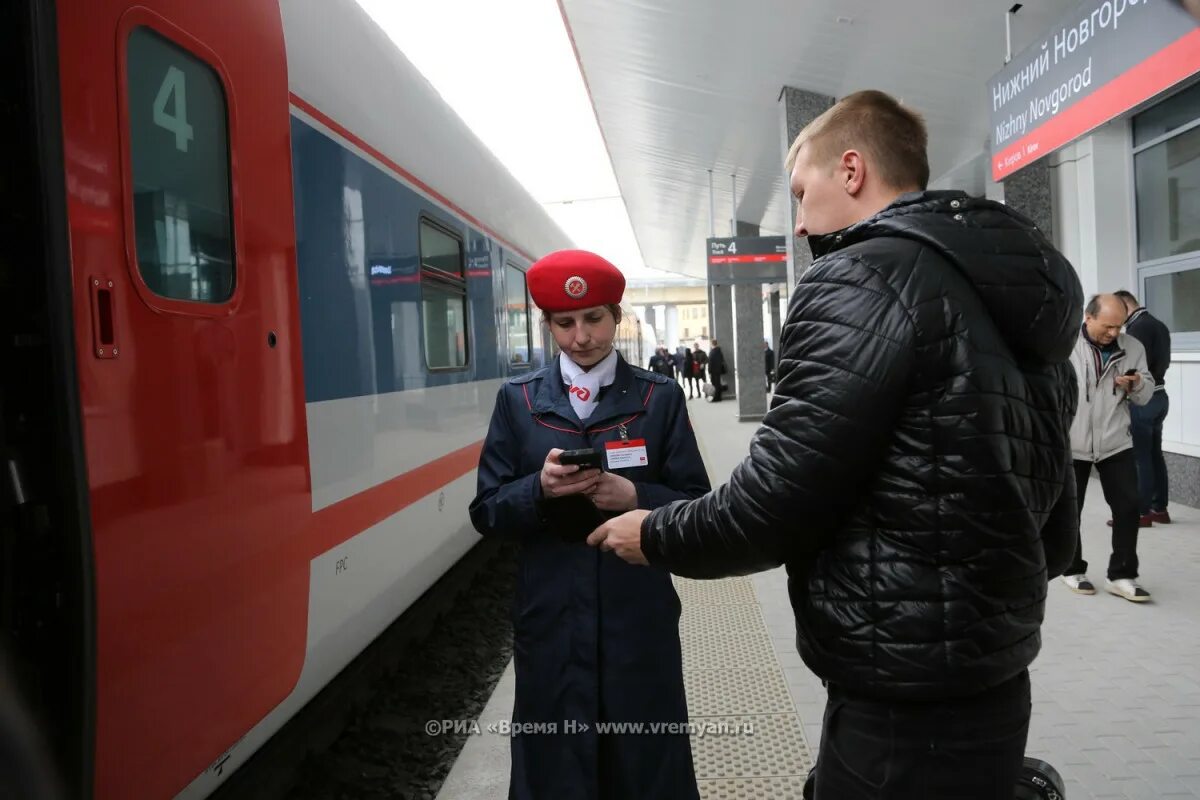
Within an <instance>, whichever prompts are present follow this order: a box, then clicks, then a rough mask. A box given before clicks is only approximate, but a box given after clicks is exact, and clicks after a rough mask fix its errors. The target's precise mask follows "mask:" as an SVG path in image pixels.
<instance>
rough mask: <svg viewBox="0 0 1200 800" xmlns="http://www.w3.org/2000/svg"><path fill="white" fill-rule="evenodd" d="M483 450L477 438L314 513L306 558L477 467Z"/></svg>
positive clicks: (306, 538) (306, 537) (313, 556)
mask: <svg viewBox="0 0 1200 800" xmlns="http://www.w3.org/2000/svg"><path fill="white" fill-rule="evenodd" d="M482 451H483V440H482V439H480V440H479V441H478V442H474V443H473V444H469V445H467V446H466V447H462V448H459V449H458V450H455V451H454V452H452V453H447V454H446V455H444V456H442V457H441V458H436V459H434V460H433V461H430V462H429V463H428V464H424V465H422V466H420V467H417V468H416V469H413V470H409V471H408V472H405V473H403V474H402V475H397V476H396V477H395V478H392V479H391V480H388V481H384V482H383V483H381V484H379V485H378V486H374V487H372V488H370V489H367V490H366V491H363V492H359V493H358V494H356V495H354V496H353V497H347V498H346V499H345V500H341V501H339V502H337V503H334V504H333V505H331V506H327V507H325V508H322V509H321V510H320V511H317V512H314V513H313V515H312V517H311V518H310V520H309V525H308V530H307V533H306V536H305V543H306V545H307V547H306V549H307V551H308V557H309V558H316V557H317V556H319V555H321V554H322V553H325V552H328V551H329V550H332V549H333V548H335V547H337V546H338V545H340V544H344V543H345V542H348V541H349V540H350V539H353V538H354V537H355V536H357V535H358V534H360V533H362V532H363V531H365V530H366V529H367V528H370V527H371V526H372V525H378V524H379V523H380V522H383V521H384V520H385V519H387V518H388V517H390V516H392V515H393V514H396V513H398V512H400V511H402V510H404V509H405V508H407V507H408V506H411V505H412V504H413V503H415V502H417V501H418V500H420V499H421V498H423V497H428V496H429V495H431V494H433V493H434V492H436V491H438V490H439V489H442V488H444V487H445V486H447V485H449V484H451V483H453V482H454V481H456V480H458V479H459V478H461V477H462V476H464V475H466V474H467V473H469V472H470V471H471V470H473V469H475V468H476V467H477V466H479V454H480V453H481V452H482Z"/></svg>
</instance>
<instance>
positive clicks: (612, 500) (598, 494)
mask: <svg viewBox="0 0 1200 800" xmlns="http://www.w3.org/2000/svg"><path fill="white" fill-rule="evenodd" d="M587 494H588V497H590V498H591V500H592V502H593V503H595V504H596V508H598V509H600V510H601V511H632V510H633V509H635V508H637V487H635V486H634V485H633V481H631V480H629V479H628V478H622V477H621V476H620V475H613V474H612V473H611V472H605V473H602V474H601V475H600V480H598V481H596V485H595V486H593V487H592V488H591V489H590V490H589V491H588V493H587Z"/></svg>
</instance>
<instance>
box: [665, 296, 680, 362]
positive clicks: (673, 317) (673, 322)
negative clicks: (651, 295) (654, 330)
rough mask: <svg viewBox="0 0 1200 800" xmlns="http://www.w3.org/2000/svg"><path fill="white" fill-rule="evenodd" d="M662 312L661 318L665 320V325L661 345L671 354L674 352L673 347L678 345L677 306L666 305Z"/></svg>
mask: <svg viewBox="0 0 1200 800" xmlns="http://www.w3.org/2000/svg"><path fill="white" fill-rule="evenodd" d="M663 311H664V312H665V313H664V314H663V316H665V317H666V318H667V321H666V324H665V325H664V326H663V328H664V333H663V344H664V345H666V346H667V349H668V350H670V351H671V352H672V353H674V352H675V347H676V346H677V345H678V344H679V306H676V305H667V306H666V307H665V308H664V309H663Z"/></svg>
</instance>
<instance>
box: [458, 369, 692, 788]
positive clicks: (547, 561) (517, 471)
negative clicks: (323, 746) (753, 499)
mask: <svg viewBox="0 0 1200 800" xmlns="http://www.w3.org/2000/svg"><path fill="white" fill-rule="evenodd" d="M560 357H561V356H560ZM623 432H624V433H626V434H627V436H628V438H629V439H645V441H646V448H647V453H648V456H649V459H648V460H649V463H648V464H647V466H644V467H635V468H631V469H621V470H613V472H614V473H615V474H618V475H621V476H623V477H625V478H628V479H629V480H631V481H633V483H634V485H635V486H636V487H637V495H638V508H643V509H653V508H658V507H659V506H662V505H665V504H667V503H670V502H671V501H674V500H680V499H689V498H694V497H699V496H701V495H703V494H705V493H706V492H707V491H708V490H709V482H708V475H707V473H706V472H705V469H704V464H703V463H702V462H701V459H700V452H699V449H698V447H697V445H696V438H695V435H694V434H693V433H692V428H691V423H690V422H689V421H688V414H687V401H686V400H685V399H684V396H683V390H682V389H680V388H679V385H678V384H677V383H675V382H674V381H672V380H669V379H668V378H666V377H665V376H663V375H658V374H655V373H653V372H648V371H646V370H642V369H637V368H634V367H631V366H630V365H629V364H627V363H626V362H625V360H624V359H621V360H620V361H619V362H618V365H617V372H616V378H615V380H614V382H613V384H612V385H611V386H608V387H605V388H604V389H603V390H602V391H601V393H600V400H599V404H598V406H597V408H596V410H595V411H594V412H593V413H592V415H591V416H590V417H589V418H588V420H587V423H586V424H584V423H582V422H580V420H579V418H578V416H577V415H576V414H575V411H574V409H573V408H572V407H571V403H570V400H569V398H568V396H567V393H566V387H565V386H564V385H563V382H562V373H561V372H560V371H559V365H558V361H557V359H556V360H555V361H554V362H552V363H551V364H550V365H549V366H547V367H544V368H542V369H540V370H537V371H535V372H532V373H530V374H528V375H523V376H521V377H517V378H513V379H512V380H510V381H508V382H507V383H506V384H505V385H504V386H503V387H501V389H500V393H499V396H498V397H497V398H496V409H495V411H494V412H493V414H492V422H491V427H490V428H489V430H488V435H487V441H486V442H485V443H484V446H483V453H482V454H481V455H480V459H479V491H478V494H477V496H476V497H475V500H474V502H472V503H471V521H472V522H473V523H474V525H475V528H476V530H478V531H479V532H480V533H482V534H484V535H485V536H504V537H507V538H511V539H515V540H517V541H519V542H520V543H521V551H520V555H519V557H518V575H517V587H516V597H515V601H514V608H513V629H514V638H515V653H514V661H515V666H516V676H517V691H516V705H515V708H514V710H513V722H514V724H518V723H519V724H521V725H527V724H529V723H549V724H553V725H554V726H556V730H557V733H552V734H551V733H528V734H526V733H519V734H518V735H516V736H515V737H514V738H513V743H512V783H511V788H510V790H509V797H510V798H518V799H519V800H562V799H563V798H571V800H600V798H614V799H615V798H621V800H638V799H639V798H643V799H644V800H695V798H697V797H698V795H697V791H696V782H695V774H694V772H693V767H692V755H691V749H690V744H689V739H688V736H687V735H686V732H683V733H680V734H676V735H662V734H659V735H646V734H644V735H627V736H621V735H603V736H597V733H596V723H597V722H646V723H649V722H660V723H662V722H667V723H686V722H687V719H688V715H687V702H686V699H685V697H684V691H683V664H682V658H681V655H680V645H679V611H680V606H679V598H678V596H677V595H676V594H675V589H674V586H673V585H672V583H671V576H670V575H669V574H668V573H667V572H665V571H662V570H658V569H654V568H651V567H644V566H633V565H630V564H626V563H625V562H624V561H622V560H621V559H620V558H618V557H617V556H616V555H614V554H613V553H606V552H601V551H600V550H598V549H596V548H592V547H588V546H587V544H586V543H585V539H586V538H587V535H588V534H589V533H591V531H592V530H594V529H595V528H596V527H597V526H598V525H599V524H600V523H601V522H603V521H604V520H605V519H607V518H609V517H612V516H616V515H615V514H612V513H607V512H602V511H598V510H597V509H596V508H595V507H594V506H593V505H592V503H591V501H590V500H588V499H587V498H585V497H583V496H572V497H565V498H558V499H547V498H544V497H543V495H542V484H541V470H542V465H543V463H544V462H545V460H546V454H547V453H548V452H549V451H550V450H551V448H555V447H558V448H562V449H563V450H572V449H577V448H582V447H594V448H596V449H598V450H601V451H603V450H604V445H605V443H606V442H614V441H618V440H620V439H621V435H622V433H623ZM605 463H606V465H607V460H606V462H605ZM564 723H568V724H573V725H575V726H576V727H575V732H574V733H571V732H566V726H565V725H564ZM585 726H586V728H585Z"/></svg>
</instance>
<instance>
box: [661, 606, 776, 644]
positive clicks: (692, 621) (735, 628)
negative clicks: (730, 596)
mask: <svg viewBox="0 0 1200 800" xmlns="http://www.w3.org/2000/svg"><path fill="white" fill-rule="evenodd" d="M764 630H766V624H765V623H764V622H763V618H762V612H761V611H759V609H758V606H757V605H745V604H744V605H736V606H717V605H700V604H698V603H695V604H692V605H687V604H686V603H685V604H684V606H683V615H682V617H681V618H680V620H679V634H680V635H681V636H690V635H692V634H696V633H709V632H711V633H751V632H754V631H764Z"/></svg>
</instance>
